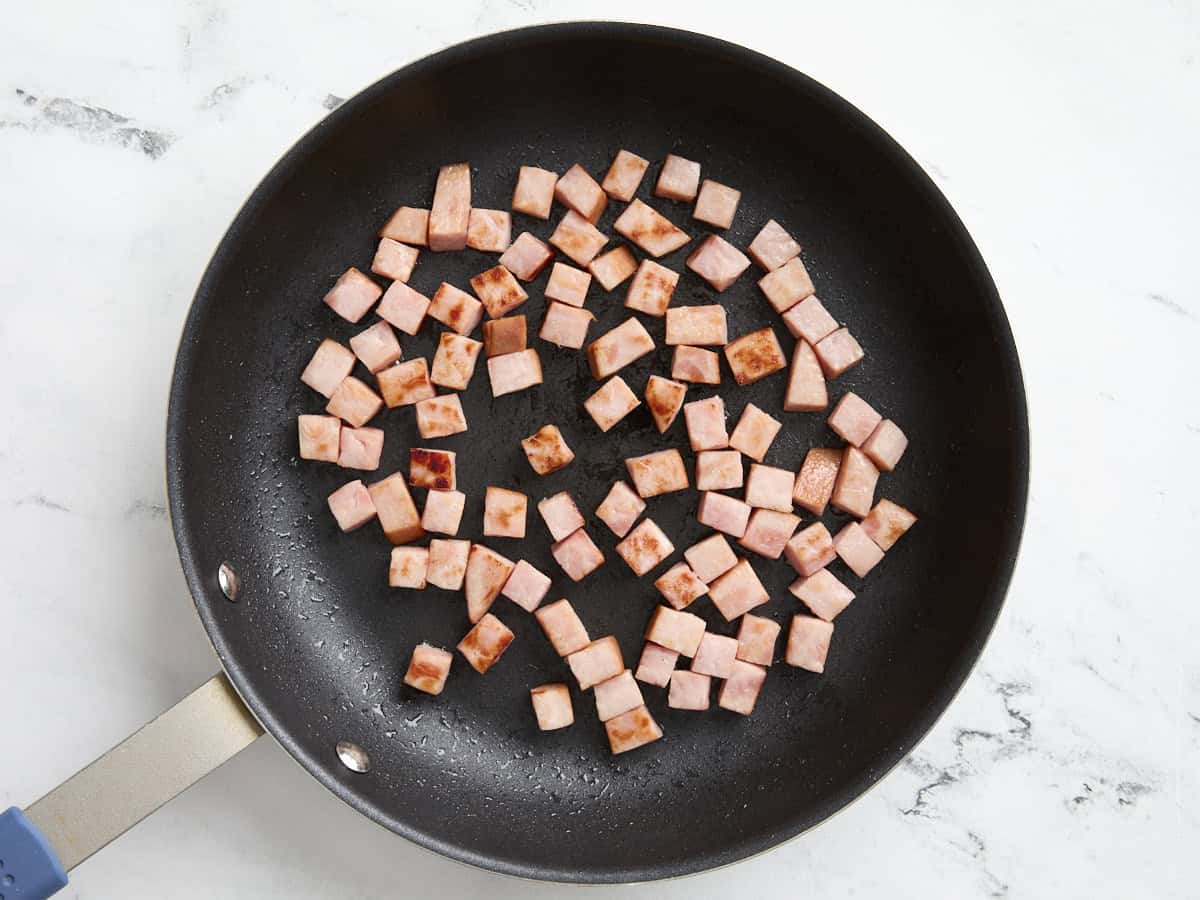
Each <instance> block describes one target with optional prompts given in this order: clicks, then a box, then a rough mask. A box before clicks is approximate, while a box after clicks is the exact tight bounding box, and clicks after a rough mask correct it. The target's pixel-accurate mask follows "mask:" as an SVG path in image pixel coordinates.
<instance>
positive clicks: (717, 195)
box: [692, 178, 742, 228]
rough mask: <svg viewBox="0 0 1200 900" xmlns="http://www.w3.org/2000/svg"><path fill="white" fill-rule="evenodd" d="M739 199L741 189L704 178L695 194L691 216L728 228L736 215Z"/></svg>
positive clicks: (740, 197) (740, 198)
mask: <svg viewBox="0 0 1200 900" xmlns="http://www.w3.org/2000/svg"><path fill="white" fill-rule="evenodd" d="M741 200H742V192H741V191H737V190H734V189H733V188H731V187H728V186H726V185H723V184H721V183H719V182H716V181H711V180H710V179H707V178H706V179H704V181H702V182H701V183H700V193H699V194H698V195H697V196H696V209H695V210H694V211H693V212H692V217H693V218H695V219H699V220H700V221H701V222H707V223H708V224H709V225H716V226H717V227H718V228H728V227H729V226H730V225H732V224H733V217H734V216H735V215H737V208H738V204H739V203H740V202H741Z"/></svg>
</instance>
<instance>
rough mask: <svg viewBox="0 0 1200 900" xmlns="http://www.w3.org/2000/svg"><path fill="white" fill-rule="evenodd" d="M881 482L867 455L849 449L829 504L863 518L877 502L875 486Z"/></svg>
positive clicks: (854, 449)
mask: <svg viewBox="0 0 1200 900" xmlns="http://www.w3.org/2000/svg"><path fill="white" fill-rule="evenodd" d="M878 482H879V470H878V469H877V468H875V464H874V463H872V462H871V461H870V460H869V459H867V457H866V454H864V453H863V452H862V451H861V450H858V449H856V448H854V447H847V448H846V451H845V453H844V454H843V455H842V465H841V467H840V468H839V469H838V474H837V481H835V482H834V483H833V495H832V496H831V497H830V498H829V502H830V503H832V504H833V507H834V509H840V510H841V511H842V512H847V513H850V515H852V516H857V517H858V518H860V519H861V518H863V517H864V516H866V515H867V514H868V513H869V512H870V511H871V505H872V504H873V503H874V502H875V485H876V484H878Z"/></svg>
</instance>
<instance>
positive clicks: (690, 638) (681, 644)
mask: <svg viewBox="0 0 1200 900" xmlns="http://www.w3.org/2000/svg"><path fill="white" fill-rule="evenodd" d="M703 637H704V620H703V619H702V618H700V617H699V616H697V615H693V614H692V613H689V612H682V611H680V610H677V609H671V607H669V606H656V607H655V608H654V613H653V614H652V615H651V616H650V622H649V624H648V625H647V626H646V640H648V641H653V642H654V643H656V644H658V645H659V646H662V647H666V648H667V649H668V650H674V651H675V652H676V653H679V654H681V655H683V656H687V657H692V656H695V655H696V650H697V648H699V646H700V639H701V638H703Z"/></svg>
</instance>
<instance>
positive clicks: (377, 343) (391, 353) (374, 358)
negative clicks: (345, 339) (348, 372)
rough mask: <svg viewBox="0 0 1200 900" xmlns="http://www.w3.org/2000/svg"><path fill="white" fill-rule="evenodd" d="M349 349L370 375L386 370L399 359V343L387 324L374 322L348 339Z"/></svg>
mask: <svg viewBox="0 0 1200 900" xmlns="http://www.w3.org/2000/svg"><path fill="white" fill-rule="evenodd" d="M337 346H341V345H340V344H339V345H337ZM350 349H351V350H353V351H354V355H355V356H357V357H358V358H359V359H361V360H362V364H363V365H364V366H366V367H367V370H368V371H369V372H372V373H374V372H378V371H379V370H380V369H386V368H387V367H388V366H390V365H392V364H393V363H395V362H396V361H397V360H399V359H400V342H399V341H398V340H396V333H395V332H394V331H392V326H391V325H389V324H388V323H387V322H376V323H375V324H374V325H372V326H371V327H370V328H368V329H367V330H366V331H360V332H359V333H358V334H356V335H355V336H354V337H352V338H350Z"/></svg>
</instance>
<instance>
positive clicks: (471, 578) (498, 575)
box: [463, 544, 514, 622]
mask: <svg viewBox="0 0 1200 900" xmlns="http://www.w3.org/2000/svg"><path fill="white" fill-rule="evenodd" d="M513 566H514V563H513V561H512V560H510V559H507V558H505V557H503V556H501V555H500V554H499V553H497V552H496V551H495V550H492V549H490V548H489V547H485V546H484V545H483V544H472V545H471V551H470V552H469V553H468V554H467V571H466V575H465V576H464V578H463V587H464V589H465V591H466V595H467V618H468V619H470V620H471V621H472V622H478V621H479V620H480V619H482V618H483V615H484V613H486V612H487V611H488V610H489V609H490V608H491V606H492V604H493V603H494V602H495V601H496V597H497V596H499V594H500V590H501V588H503V587H504V583H505V582H506V581H508V576H509V575H511V574H512V571H513Z"/></svg>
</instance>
